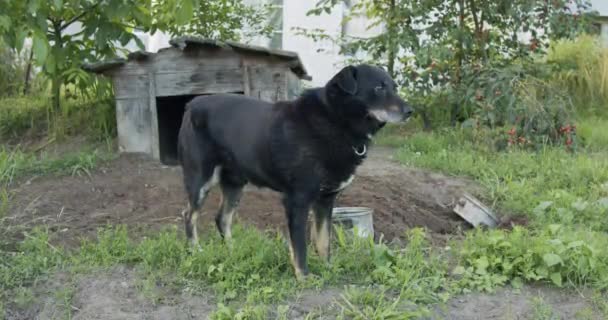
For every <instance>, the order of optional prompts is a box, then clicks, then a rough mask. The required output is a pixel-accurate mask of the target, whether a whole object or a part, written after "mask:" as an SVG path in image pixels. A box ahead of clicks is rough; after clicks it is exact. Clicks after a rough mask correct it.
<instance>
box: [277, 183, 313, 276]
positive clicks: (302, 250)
mask: <svg viewBox="0 0 608 320" xmlns="http://www.w3.org/2000/svg"><path fill="white" fill-rule="evenodd" d="M313 199H314V197H312V196H310V195H306V194H293V195H288V196H287V197H286V198H285V199H284V200H283V204H284V206H285V213H286V214H287V226H288V229H289V255H290V258H291V264H292V266H293V268H294V272H295V275H296V278H297V279H298V280H304V279H305V278H306V277H307V276H308V266H307V263H306V222H307V218H308V212H309V210H310V207H311V204H312V202H313Z"/></svg>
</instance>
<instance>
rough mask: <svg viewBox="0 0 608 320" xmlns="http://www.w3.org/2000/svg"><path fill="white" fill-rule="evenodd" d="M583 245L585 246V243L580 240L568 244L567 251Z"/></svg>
mask: <svg viewBox="0 0 608 320" xmlns="http://www.w3.org/2000/svg"><path fill="white" fill-rule="evenodd" d="M584 244H585V242H584V241H582V240H578V241H572V242H570V243H568V249H572V248H578V247H580V246H582V245H584Z"/></svg>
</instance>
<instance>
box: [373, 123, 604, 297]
mask: <svg viewBox="0 0 608 320" xmlns="http://www.w3.org/2000/svg"><path fill="white" fill-rule="evenodd" d="M578 124H579V126H578V127H579V128H580V129H579V131H578V132H579V136H580V138H582V139H581V140H582V145H580V146H579V147H578V149H577V151H576V152H574V153H573V152H569V151H567V150H566V149H565V148H564V147H560V146H553V147H552V146H546V147H544V148H542V149H541V150H539V151H538V152H530V151H526V150H521V149H519V148H517V147H515V148H511V149H509V150H507V151H505V152H496V151H495V149H494V146H493V145H492V144H491V143H488V137H492V136H495V135H496V134H500V132H498V133H489V132H487V131H483V129H482V130H477V129H444V130H438V131H434V132H432V133H424V132H420V131H418V132H415V133H412V134H409V135H407V136H401V139H399V138H397V137H395V136H394V135H391V134H393V133H394V132H399V130H401V132H404V131H403V130H404V129H403V128H390V129H389V131H392V132H391V134H389V138H384V137H383V138H382V139H381V140H380V141H381V142H382V143H388V144H389V145H392V146H398V147H399V149H398V152H397V158H398V160H399V161H400V162H402V163H403V164H405V165H407V166H415V167H421V168H427V169H431V170H435V171H440V172H443V173H446V174H450V175H457V176H468V177H471V178H473V179H474V180H475V181H476V182H478V183H479V184H480V185H482V186H483V187H484V188H483V189H484V190H485V193H484V194H482V195H481V196H482V198H483V199H485V200H486V201H487V202H489V203H490V204H491V205H492V206H493V207H494V208H495V209H497V210H498V211H499V212H501V213H507V214H509V215H522V216H525V217H526V218H527V219H528V220H529V221H530V226H529V228H523V227H516V228H515V229H514V230H513V231H506V230H491V231H483V230H478V231H475V232H471V233H468V234H467V235H466V237H465V240H464V241H461V242H456V243H453V244H452V247H453V248H454V256H455V257H456V259H457V263H456V264H455V267H454V268H453V269H451V274H452V275H453V276H454V279H455V281H454V283H453V285H454V289H455V291H457V292H458V291H460V292H468V291H470V290H486V291H492V290H493V289H494V288H496V287H497V286H503V285H506V284H512V285H514V286H516V287H517V286H521V285H522V284H523V283H527V282H528V283H529V282H537V281H541V282H548V283H552V284H553V285H556V286H564V287H565V286H567V287H574V288H579V287H591V288H596V289H600V290H604V289H606V288H608V277H607V276H606V274H608V249H606V247H605V245H604V244H605V243H607V241H608V237H607V236H606V232H607V231H608V143H606V142H607V141H608V140H607V139H606V138H607V135H606V133H605V130H602V128H605V127H606V126H607V125H608V121H607V120H604V119H602V118H592V119H582V120H580V121H579V122H578ZM405 132H408V131H405Z"/></svg>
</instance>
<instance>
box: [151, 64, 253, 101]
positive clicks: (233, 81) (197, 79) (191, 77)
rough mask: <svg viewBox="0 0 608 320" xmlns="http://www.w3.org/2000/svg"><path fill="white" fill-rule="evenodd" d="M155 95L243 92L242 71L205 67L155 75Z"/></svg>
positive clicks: (230, 68) (234, 68) (231, 68)
mask: <svg viewBox="0 0 608 320" xmlns="http://www.w3.org/2000/svg"><path fill="white" fill-rule="evenodd" d="M154 82H155V85H156V95H157V96H159V97H164V96H176V95H190V94H212V93H230V92H243V91H244V85H243V70H242V69H241V68H240V67H238V64H237V65H234V66H232V67H229V68H215V67H214V68H210V67H209V66H205V67H202V68H198V69H193V70H191V71H189V72H172V73H157V74H156V75H155V81H154Z"/></svg>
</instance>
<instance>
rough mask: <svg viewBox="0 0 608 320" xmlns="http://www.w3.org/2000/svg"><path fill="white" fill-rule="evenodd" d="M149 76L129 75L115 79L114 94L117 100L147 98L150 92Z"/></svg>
mask: <svg viewBox="0 0 608 320" xmlns="http://www.w3.org/2000/svg"><path fill="white" fill-rule="evenodd" d="M148 79H149V78H148V75H146V74H139V75H127V74H123V75H121V76H117V77H113V78H112V83H113V84H114V94H115V96H116V99H133V98H144V97H147V96H148V94H149V92H148V88H149V80H148Z"/></svg>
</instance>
